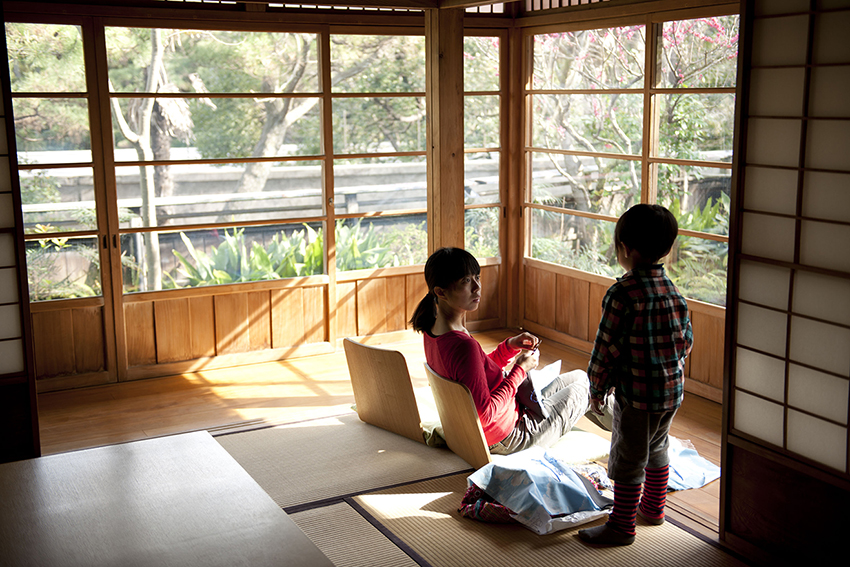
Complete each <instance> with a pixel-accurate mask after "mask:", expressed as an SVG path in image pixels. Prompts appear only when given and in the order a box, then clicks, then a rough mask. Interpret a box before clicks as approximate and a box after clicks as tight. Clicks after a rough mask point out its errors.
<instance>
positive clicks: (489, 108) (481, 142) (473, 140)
mask: <svg viewBox="0 0 850 567" xmlns="http://www.w3.org/2000/svg"><path fill="white" fill-rule="evenodd" d="M499 100H500V99H499V97H498V96H465V97H464V98H463V143H464V147H465V148H498V147H500V146H501V144H500V142H499Z"/></svg>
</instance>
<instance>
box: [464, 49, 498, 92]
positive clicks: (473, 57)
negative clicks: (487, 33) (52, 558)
mask: <svg viewBox="0 0 850 567" xmlns="http://www.w3.org/2000/svg"><path fill="white" fill-rule="evenodd" d="M463 90H465V91H497V90H499V38H498V37H465V38H463Z"/></svg>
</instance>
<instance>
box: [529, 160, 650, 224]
mask: <svg viewBox="0 0 850 567" xmlns="http://www.w3.org/2000/svg"><path fill="white" fill-rule="evenodd" d="M533 159H534V161H533V163H532V165H531V176H532V178H531V198H532V201H533V202H535V203H540V204H543V205H551V206H554V207H564V208H566V209H575V210H578V211H589V212H594V213H601V214H605V215H611V216H616V217H619V216H620V215H621V214H623V213H624V212H625V211H626V210H627V209H628V208H629V207H631V206H632V205H634V204H636V203H639V202H640V178H641V175H640V171H641V170H640V162H639V161H632V160H620V159H606V158H594V157H588V156H573V155H561V154H544V153H536V154H533Z"/></svg>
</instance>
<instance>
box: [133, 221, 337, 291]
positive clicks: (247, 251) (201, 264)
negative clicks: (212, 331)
mask: <svg viewBox="0 0 850 567" xmlns="http://www.w3.org/2000/svg"><path fill="white" fill-rule="evenodd" d="M322 240H323V239H322V229H321V223H313V224H311V225H309V226H308V225H305V224H289V225H277V226H254V227H245V228H228V229H211V230H209V229H208V230H192V231H185V232H162V233H130V234H123V235H121V254H122V258H123V266H122V267H123V273H124V293H132V292H136V291H150V290H153V289H171V288H182V287H201V286H210V285H220V284H231V283H240V282H254V281H265V280H276V279H281V278H289V277H297V276H310V275H315V274H321V273H323V272H324V263H323V259H322V258H323V251H322ZM151 245H153V246H156V247H157V249H158V252H159V262H160V263H159V266H156V265H155V262H156V259H155V258H151V257H150V250H151ZM157 267H158V268H159V270H158V271H159V273H161V281H160V282H159V287H157V285H156V282H155V281H151V280H152V278H150V277H149V276H148V274H149V273H151V272H155V271H156V268H157Z"/></svg>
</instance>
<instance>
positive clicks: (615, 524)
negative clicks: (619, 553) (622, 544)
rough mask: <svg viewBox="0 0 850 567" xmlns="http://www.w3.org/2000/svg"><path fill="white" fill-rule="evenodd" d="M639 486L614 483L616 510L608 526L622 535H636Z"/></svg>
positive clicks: (612, 511)
mask: <svg viewBox="0 0 850 567" xmlns="http://www.w3.org/2000/svg"><path fill="white" fill-rule="evenodd" d="M640 486H641V485H639V484H623V483H621V482H616V481H615V482H614V509H613V510H611V515H610V516H609V517H608V525H609V526H610V527H611V528H613V529H615V530H617V531H618V532H620V533H624V534H628V535H631V536H633V535H635V514H636V513H637V507H638V501H639V500H640Z"/></svg>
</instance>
